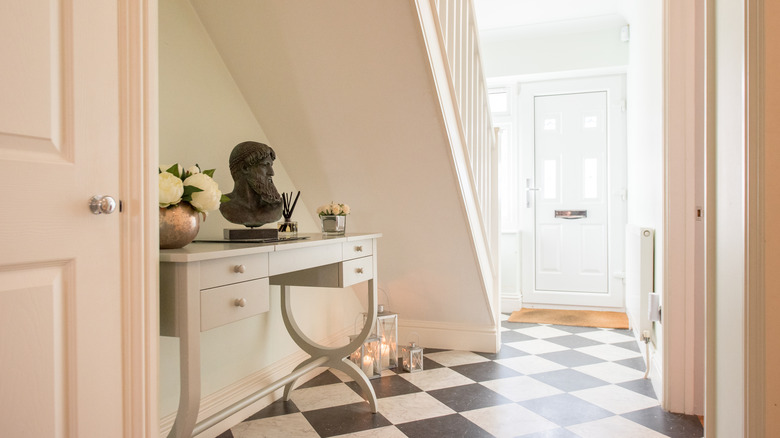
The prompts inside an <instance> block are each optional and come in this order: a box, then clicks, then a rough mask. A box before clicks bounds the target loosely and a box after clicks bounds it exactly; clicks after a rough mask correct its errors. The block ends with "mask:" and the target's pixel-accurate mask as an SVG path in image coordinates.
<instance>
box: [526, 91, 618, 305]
mask: <svg viewBox="0 0 780 438" xmlns="http://www.w3.org/2000/svg"><path fill="white" fill-rule="evenodd" d="M608 82H609V81H607V83H604V81H603V80H578V81H574V80H572V81H556V82H551V83H544V84H535V86H533V87H525V89H521V90H522V91H521V93H523V96H522V97H521V101H522V102H523V103H524V107H523V108H522V109H521V118H523V126H524V128H525V129H523V132H524V133H525V135H524V137H523V142H522V143H523V144H522V150H523V157H522V159H523V162H525V163H527V164H526V166H525V169H526V172H525V175H524V178H523V180H522V181H523V183H524V187H523V189H524V192H525V199H524V201H525V214H524V218H525V219H526V220H525V223H524V230H525V232H524V235H525V236H527V238H524V242H525V245H524V246H525V248H524V260H525V263H526V264H527V265H529V266H526V267H524V268H525V269H524V275H523V280H524V281H523V304H524V305H536V306H544V305H554V306H577V307H583V306H587V307H618V308H623V307H624V303H623V301H624V297H623V284H622V278H621V277H622V261H623V241H624V238H623V230H624V225H625V202H624V201H625V196H624V195H623V194H624V189H625V127H624V126H625V120H624V117H622V111H621V108H620V107H621V102H622V96H621V93H620V92H619V91H620V90H621V89H622V88H621V87H620V84H621V81H619V80H615V81H613V82H614V83H613V84H609V83H608ZM610 85H612V88H611V87H610ZM616 97H617V98H618V99H616ZM610 100H612V101H613V104H614V106H615V108H613V110H612V111H610ZM621 123H622V125H623V127H622V128H620V127H614V126H613V125H615V124H621ZM621 133H622V135H621ZM612 210H615V211H614V212H613V211H612Z"/></svg>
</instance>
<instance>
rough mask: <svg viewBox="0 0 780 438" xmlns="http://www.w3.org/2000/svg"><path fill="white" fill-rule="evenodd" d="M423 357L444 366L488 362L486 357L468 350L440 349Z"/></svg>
mask: <svg viewBox="0 0 780 438" xmlns="http://www.w3.org/2000/svg"><path fill="white" fill-rule="evenodd" d="M425 357H427V358H428V359H431V360H432V361H434V362H436V363H439V364H442V365H444V366H445V367H454V366H458V365H468V364H471V363H479V362H488V361H489V359H486V358H484V357H482V356H480V355H478V354H476V353H472V352H470V351H457V350H454V351H440V352H438V353H429V354H426V355H425Z"/></svg>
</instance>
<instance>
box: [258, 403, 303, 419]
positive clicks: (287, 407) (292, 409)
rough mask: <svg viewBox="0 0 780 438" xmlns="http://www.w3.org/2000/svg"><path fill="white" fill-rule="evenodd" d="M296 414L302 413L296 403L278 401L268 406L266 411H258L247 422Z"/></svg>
mask: <svg viewBox="0 0 780 438" xmlns="http://www.w3.org/2000/svg"><path fill="white" fill-rule="evenodd" d="M296 412H300V410H299V409H298V407H297V406H295V403H293V402H292V400H291V401H287V402H286V401H284V400H277V401H275V402H273V403H271V404H270V405H268V406H266V407H265V408H264V409H262V410H260V411H258V412H257V413H255V414H254V415H252V416H251V417H249V418H247V419H246V421H252V420H259V419H261V418H268V417H276V416H278V415H287V414H294V413H296Z"/></svg>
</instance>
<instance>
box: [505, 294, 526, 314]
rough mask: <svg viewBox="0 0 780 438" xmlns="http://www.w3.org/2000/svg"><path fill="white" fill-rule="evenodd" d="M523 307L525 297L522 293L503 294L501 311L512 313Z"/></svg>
mask: <svg viewBox="0 0 780 438" xmlns="http://www.w3.org/2000/svg"><path fill="white" fill-rule="evenodd" d="M522 308H523V298H522V297H521V296H520V295H501V312H502V313H512V312H514V311H517V310H520V309H522Z"/></svg>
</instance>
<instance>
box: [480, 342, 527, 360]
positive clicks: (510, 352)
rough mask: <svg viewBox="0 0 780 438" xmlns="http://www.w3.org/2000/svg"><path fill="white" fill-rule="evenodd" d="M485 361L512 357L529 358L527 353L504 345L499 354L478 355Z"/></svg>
mask: <svg viewBox="0 0 780 438" xmlns="http://www.w3.org/2000/svg"><path fill="white" fill-rule="evenodd" d="M477 354H478V355H480V356H482V357H484V358H485V359H490V360H497V359H509V358H512V357H520V356H528V353H526V352H525V351H520V350H518V349H517V348H512V347H510V346H508V345H502V346H501V349H500V350H498V353H477Z"/></svg>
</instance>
